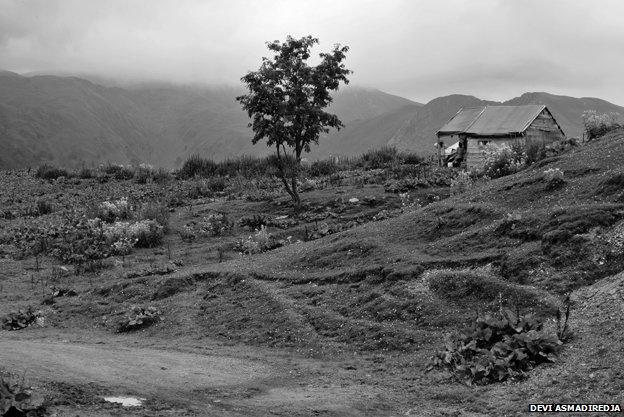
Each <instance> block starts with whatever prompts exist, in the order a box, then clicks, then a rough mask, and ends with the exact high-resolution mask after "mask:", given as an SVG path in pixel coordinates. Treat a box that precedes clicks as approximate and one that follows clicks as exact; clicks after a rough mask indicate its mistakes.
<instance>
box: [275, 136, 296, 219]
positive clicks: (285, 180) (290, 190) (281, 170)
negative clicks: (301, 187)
mask: <svg viewBox="0 0 624 417" xmlns="http://www.w3.org/2000/svg"><path fill="white" fill-rule="evenodd" d="M275 148H276V149H277V168H278V171H279V177H280V179H281V180H282V184H284V189H285V190H286V192H287V193H288V195H290V198H291V199H292V201H293V204H294V206H295V210H299V209H300V208H301V199H300V198H299V193H298V192H297V177H298V174H299V170H298V169H293V170H292V173H291V177H290V184H288V178H286V172H285V171H284V162H283V160H282V155H281V152H280V145H279V143H278V144H276V146H275ZM284 152H285V150H284Z"/></svg>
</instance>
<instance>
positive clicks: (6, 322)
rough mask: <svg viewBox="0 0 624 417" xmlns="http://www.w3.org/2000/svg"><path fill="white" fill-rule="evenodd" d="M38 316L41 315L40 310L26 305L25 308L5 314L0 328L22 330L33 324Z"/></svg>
mask: <svg viewBox="0 0 624 417" xmlns="http://www.w3.org/2000/svg"><path fill="white" fill-rule="evenodd" d="M39 317H41V312H39V311H35V310H34V309H33V308H32V307H31V306H28V308H26V309H25V310H18V311H13V312H11V313H9V314H8V315H7V316H5V317H4V318H3V319H2V328H3V329H5V330H22V329H25V328H26V327H28V326H31V325H33V324H35V323H36V322H37V319H38V318H39Z"/></svg>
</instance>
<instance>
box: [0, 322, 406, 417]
mask: <svg viewBox="0 0 624 417" xmlns="http://www.w3.org/2000/svg"><path fill="white" fill-rule="evenodd" d="M217 352H218V351H217ZM245 356H246V355H245V354H241V357H239V356H238V355H234V354H232V352H228V354H227V355H224V354H219V353H214V354H213V353H208V354H198V353H185V352H179V351H176V350H162V349H155V348H144V347H128V346H120V345H119V344H118V343H115V342H112V343H108V342H106V343H93V342H89V343H82V342H78V343H76V342H63V341H58V340H55V341H50V340H46V339H31V338H26V339H24V338H22V337H21V335H19V336H14V335H13V334H12V332H6V331H0V368H3V369H4V370H8V371H11V372H12V373H14V374H16V375H20V376H21V375H22V374H25V378H26V380H27V381H28V382H29V383H35V384H36V383H37V381H40V382H44V383H52V384H53V386H56V385H58V384H61V386H64V387H67V388H66V389H68V393H67V394H66V396H68V397H69V398H67V400H69V402H70V403H71V402H72V401H73V399H72V398H71V397H72V396H74V395H76V394H75V393H76V392H80V390H84V391H85V392H86V394H84V395H86V396H87V397H88V398H87V400H86V404H85V403H83V405H81V406H79V409H82V410H83V411H84V412H86V411H88V413H89V415H93V416H97V417H108V416H112V415H118V412H119V406H114V405H110V404H109V405H107V404H106V403H103V400H102V397H103V396H107V395H120V396H125V395H128V396H136V397H142V398H147V402H146V403H145V407H147V410H145V409H144V408H143V411H141V409H136V410H133V409H127V408H126V409H124V415H128V416H135V415H136V416H139V415H145V414H144V413H145V411H148V412H149V413H150V414H149V415H154V416H156V415H158V416H160V415H170V414H168V413H171V412H173V411H176V412H178V413H179V414H180V415H189V416H196V415H202V416H213V415H215V416H217V415H218V416H231V417H234V416H236V417H238V416H264V415H267V414H272V415H284V416H286V415H288V416H311V415H318V414H319V413H321V414H323V415H327V416H356V417H359V416H365V415H371V413H372V415H380V416H382V415H383V416H386V415H395V414H394V412H392V411H389V410H388V409H387V407H386V405H383V403H384V402H385V401H380V397H379V394H380V392H379V390H378V389H376V388H373V387H372V386H369V385H366V384H364V385H362V384H353V385H345V384H344V383H341V382H339V380H340V378H337V375H336V372H338V373H339V372H340V371H339V370H333V371H332V370H329V369H325V366H326V364H323V363H322V362H321V363H318V362H316V361H311V362H310V361H303V362H300V361H295V363H293V361H292V359H288V358H273V359H271V360H268V361H260V360H255V359H253V358H246V357H245ZM328 366H330V367H331V365H328ZM289 369H290V370H289ZM342 372H344V371H342ZM328 373H330V374H331V375H329V374H328ZM325 374H328V375H327V376H326V377H325V376H323V375H325ZM311 375H314V377H312V378H310V377H311ZM75 389H78V391H75ZM80 395H81V396H82V394H80ZM85 407H86V408H85ZM111 407H112V409H111ZM115 407H117V408H115ZM115 410H116V411H115ZM75 411H76V408H75V407H74V406H61V407H58V408H57V409H54V412H55V413H56V415H57V416H65V415H67V416H70V415H71V416H75V415H76V414H75ZM141 412H143V414H141ZM116 413H117V414H116ZM134 413H137V414H134Z"/></svg>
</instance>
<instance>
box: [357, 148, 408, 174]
mask: <svg viewBox="0 0 624 417" xmlns="http://www.w3.org/2000/svg"><path fill="white" fill-rule="evenodd" d="M398 160H399V151H397V149H396V148H394V147H390V146H384V147H381V148H379V149H371V150H369V151H367V152H365V153H364V154H362V156H361V157H360V165H361V166H363V167H364V168H367V169H378V168H384V167H386V166H388V165H390V164H391V163H393V162H395V161H398Z"/></svg>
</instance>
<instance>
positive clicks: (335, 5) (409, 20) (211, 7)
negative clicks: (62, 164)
mask: <svg viewBox="0 0 624 417" xmlns="http://www.w3.org/2000/svg"><path fill="white" fill-rule="evenodd" d="M308 34H311V35H313V36H315V37H318V38H320V41H321V44H320V46H319V48H318V51H319V52H320V51H321V50H326V49H329V48H330V47H331V46H332V45H333V44H335V43H341V44H344V45H348V46H349V47H350V48H351V50H350V52H349V54H348V61H347V64H348V67H349V68H351V69H352V70H353V71H354V74H353V75H352V82H353V83H354V84H359V85H367V86H371V87H377V88H379V89H382V90H384V91H388V92H391V93H394V94H398V95H401V96H404V97H408V98H411V99H414V100H417V101H422V102H426V101H428V100H430V99H432V98H435V97H437V96H440V95H446V94H451V93H463V94H473V95H476V96H478V97H480V98H484V99H495V100H501V99H508V98H511V97H514V96H517V95H519V94H521V93H523V92H527V91H548V92H552V93H557V94H566V95H572V96H593V97H600V98H604V99H606V100H609V101H612V102H615V103H617V104H620V105H624V88H622V87H623V85H622V84H623V83H622V81H623V79H624V1H622V0H592V1H580V0H566V1H563V0H404V1H403V0H376V1H371V0H313V1H297V0H254V1H251V0H249V1H245V0H239V1H237V0H223V1H221V0H203V1H200V0H0V68H2V69H6V70H11V71H16V72H19V73H25V72H31V71H44V72H69V73H91V74H97V75H103V76H107V77H125V78H134V79H143V78H145V79H152V80H153V79H158V80H167V81H175V82H207V83H229V84H234V83H237V82H238V80H239V79H240V77H241V76H242V75H243V74H244V73H245V72H246V71H248V70H252V69H256V68H257V67H258V65H259V63H260V58H261V57H262V56H263V55H266V54H267V53H266V47H265V41H268V40H274V39H280V40H283V39H285V37H286V36H287V35H293V36H296V37H299V36H304V35H308Z"/></svg>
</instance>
